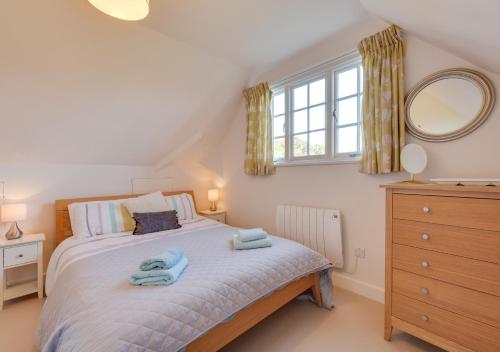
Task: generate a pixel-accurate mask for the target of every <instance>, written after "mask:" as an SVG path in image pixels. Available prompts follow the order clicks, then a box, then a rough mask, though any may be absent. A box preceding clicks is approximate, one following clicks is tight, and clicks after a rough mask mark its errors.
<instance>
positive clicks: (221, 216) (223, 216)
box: [209, 214, 226, 223]
mask: <svg viewBox="0 0 500 352" xmlns="http://www.w3.org/2000/svg"><path fill="white" fill-rule="evenodd" d="M209 218H210V219H212V220H215V221H218V222H222V223H225V222H226V214H214V215H210V216H209Z"/></svg>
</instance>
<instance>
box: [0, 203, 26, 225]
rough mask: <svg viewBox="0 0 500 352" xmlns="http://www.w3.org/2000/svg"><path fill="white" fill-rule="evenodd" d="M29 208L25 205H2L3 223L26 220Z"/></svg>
mask: <svg viewBox="0 0 500 352" xmlns="http://www.w3.org/2000/svg"><path fill="white" fill-rule="evenodd" d="M27 212H28V211H27V207H26V204H25V203H19V204H4V205H2V222H14V221H22V220H26V216H27Z"/></svg>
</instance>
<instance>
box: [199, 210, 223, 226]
mask: <svg viewBox="0 0 500 352" xmlns="http://www.w3.org/2000/svg"><path fill="white" fill-rule="evenodd" d="M200 214H201V215H203V216H204V217H206V218H209V219H212V220H215V221H218V222H221V223H223V224H225V223H226V211H225V210H216V211H211V210H202V211H200Z"/></svg>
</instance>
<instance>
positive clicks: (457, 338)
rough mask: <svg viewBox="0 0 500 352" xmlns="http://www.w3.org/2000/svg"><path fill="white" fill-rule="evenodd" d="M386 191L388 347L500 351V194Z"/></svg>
mask: <svg viewBox="0 0 500 352" xmlns="http://www.w3.org/2000/svg"><path fill="white" fill-rule="evenodd" d="M383 187H384V188H386V192H387V198H386V202H387V204H386V269H385V277H386V280H385V332H384V335H385V339H386V340H390V338H391V334H392V329H393V327H395V328H398V329H401V330H403V331H406V332H408V333H410V334H412V335H414V336H417V337H419V338H421V339H423V340H426V341H429V342H430V343H433V344H435V345H437V346H439V347H441V348H444V349H446V350H449V351H491V352H493V351H495V352H498V351H500V187H469V186H445V185H431V184H421V185H419V184H408V183H400V184H392V185H385V186H383Z"/></svg>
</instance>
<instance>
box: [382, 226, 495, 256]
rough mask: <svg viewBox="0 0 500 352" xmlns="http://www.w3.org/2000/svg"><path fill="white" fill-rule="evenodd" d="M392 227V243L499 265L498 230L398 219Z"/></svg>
mask: <svg viewBox="0 0 500 352" xmlns="http://www.w3.org/2000/svg"><path fill="white" fill-rule="evenodd" d="M392 226H393V235H392V236H393V237H392V240H393V242H394V243H399V244H404V245H408V246H413V247H419V248H423V249H429V250H433V251H437V252H442V253H449V254H455V255H460V256H463V257H468V258H473V259H479V260H484V261H488V262H493V263H497V264H500V232H495V231H486V230H477V229H470V228H464V227H456V226H447V225H438V224H430V223H426V222H420V221H410V220H398V219H395V220H394V221H393V224H392Z"/></svg>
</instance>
